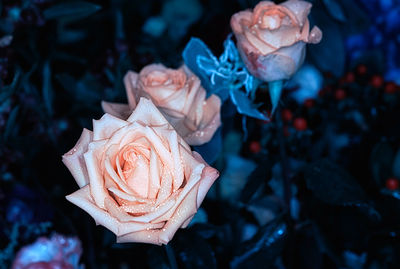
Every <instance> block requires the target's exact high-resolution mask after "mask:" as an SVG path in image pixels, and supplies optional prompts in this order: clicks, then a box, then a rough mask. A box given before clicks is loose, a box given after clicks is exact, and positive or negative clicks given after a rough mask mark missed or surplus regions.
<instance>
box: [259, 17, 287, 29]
mask: <svg viewBox="0 0 400 269" xmlns="http://www.w3.org/2000/svg"><path fill="white" fill-rule="evenodd" d="M281 22H282V19H281V17H280V16H279V15H278V14H273V15H270V16H269V15H265V16H263V18H262V21H261V23H260V26H261V28H262V29H269V30H275V29H278V28H279V27H280V26H281Z"/></svg>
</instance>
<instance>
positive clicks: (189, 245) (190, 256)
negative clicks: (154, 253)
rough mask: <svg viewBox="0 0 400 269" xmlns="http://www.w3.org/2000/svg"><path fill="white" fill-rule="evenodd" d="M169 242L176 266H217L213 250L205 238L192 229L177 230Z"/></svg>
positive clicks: (210, 267) (209, 267)
mask: <svg viewBox="0 0 400 269" xmlns="http://www.w3.org/2000/svg"><path fill="white" fill-rule="evenodd" d="M170 244H171V247H172V249H173V252H174V255H175V257H176V260H177V263H178V268H194V269H196V268H199V269H200V268H207V269H212V268H217V265H216V260H215V255H214V252H213V250H212V249H211V247H210V246H209V244H208V243H207V241H206V240H204V239H203V238H202V237H200V236H199V235H197V234H196V233H194V232H193V231H191V230H181V231H179V233H177V234H176V235H175V237H174V240H173V241H172V242H171V243H170Z"/></svg>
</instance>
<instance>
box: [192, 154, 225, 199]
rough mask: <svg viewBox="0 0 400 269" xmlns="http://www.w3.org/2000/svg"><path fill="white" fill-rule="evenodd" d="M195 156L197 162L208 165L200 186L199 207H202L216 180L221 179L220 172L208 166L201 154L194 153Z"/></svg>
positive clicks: (204, 170)
mask: <svg viewBox="0 0 400 269" xmlns="http://www.w3.org/2000/svg"><path fill="white" fill-rule="evenodd" d="M193 156H194V158H195V159H196V160H198V161H199V162H201V163H203V164H204V165H206V167H204V169H203V172H202V174H201V181H200V186H199V190H198V193H197V207H200V205H201V203H202V202H203V200H204V198H205V197H206V194H207V192H208V190H209V189H210V188H211V186H212V184H213V183H214V182H215V180H216V179H217V178H218V177H219V172H218V170H217V169H215V168H212V167H211V166H208V164H207V163H206V162H205V161H204V159H203V157H201V155H200V154H199V153H197V152H195V151H193Z"/></svg>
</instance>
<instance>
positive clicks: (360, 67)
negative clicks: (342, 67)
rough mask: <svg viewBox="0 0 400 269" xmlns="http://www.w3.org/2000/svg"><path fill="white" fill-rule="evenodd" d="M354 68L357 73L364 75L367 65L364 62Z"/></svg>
mask: <svg viewBox="0 0 400 269" xmlns="http://www.w3.org/2000/svg"><path fill="white" fill-rule="evenodd" d="M356 70H357V73H358V74H359V75H365V74H366V73H367V67H366V66H365V65H364V64H360V65H358V66H357V69H356Z"/></svg>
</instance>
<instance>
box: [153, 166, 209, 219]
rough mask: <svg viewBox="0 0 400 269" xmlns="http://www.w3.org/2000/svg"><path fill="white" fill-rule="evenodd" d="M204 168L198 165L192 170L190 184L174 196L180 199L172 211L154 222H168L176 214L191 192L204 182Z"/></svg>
mask: <svg viewBox="0 0 400 269" xmlns="http://www.w3.org/2000/svg"><path fill="white" fill-rule="evenodd" d="M203 168H204V164H201V163H198V165H197V166H196V167H195V168H194V169H193V170H192V173H191V175H190V178H189V180H188V182H187V183H186V185H185V187H184V188H183V189H181V190H180V192H179V193H178V194H177V193H176V192H175V193H174V194H173V196H174V195H178V198H177V199H176V202H175V205H174V207H171V209H170V210H169V211H168V212H165V214H164V215H160V216H159V218H157V219H154V220H153V221H152V222H154V223H158V222H162V221H166V220H168V219H170V218H171V217H172V216H173V215H174V214H175V211H176V208H177V207H178V206H179V205H180V204H181V203H182V202H183V200H184V199H185V197H186V196H187V195H188V194H189V193H190V192H192V191H193V189H194V188H195V186H196V184H198V183H199V181H201V180H202V177H201V176H202V171H203ZM173 196H172V197H173ZM169 199H172V198H168V201H169Z"/></svg>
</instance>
